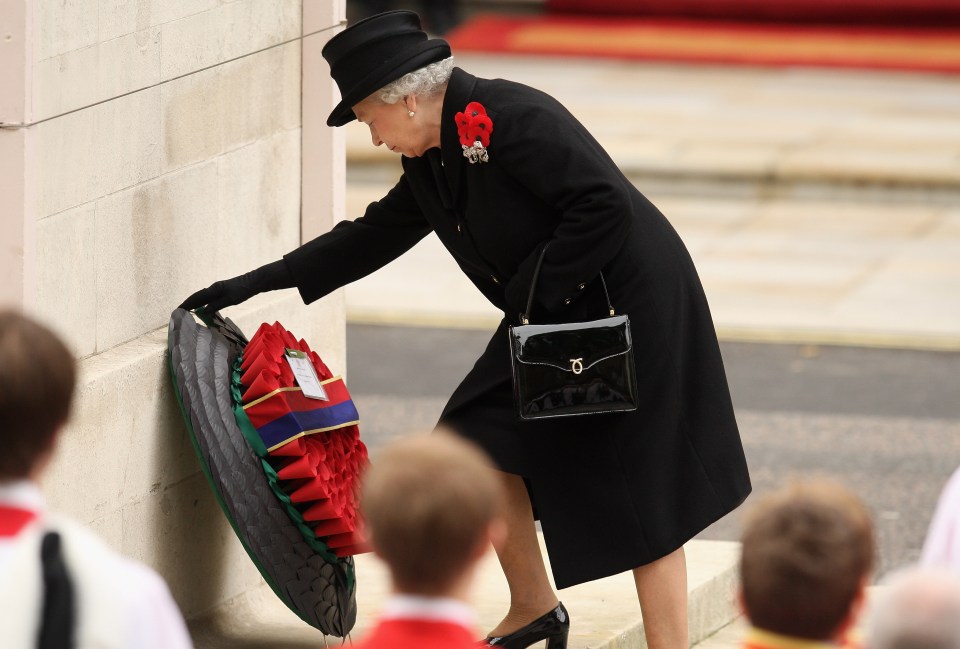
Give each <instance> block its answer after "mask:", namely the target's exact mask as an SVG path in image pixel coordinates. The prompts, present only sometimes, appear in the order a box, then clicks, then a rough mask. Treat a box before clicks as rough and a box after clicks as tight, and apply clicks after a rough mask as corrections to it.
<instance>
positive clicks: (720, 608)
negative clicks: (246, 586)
mask: <svg viewBox="0 0 960 649" xmlns="http://www.w3.org/2000/svg"><path fill="white" fill-rule="evenodd" d="M686 553H687V568H688V589H689V617H690V642H691V644H697V643H699V642H701V641H702V640H704V639H705V638H709V637H711V636H712V635H713V634H714V633H716V632H717V630H719V629H723V628H725V627H727V625H729V623H730V622H731V620H733V619H734V618H735V617H736V615H737V608H736V602H735V593H736V585H737V559H738V556H739V544H738V543H734V542H729V541H691V542H689V543H688V544H687V546H686ZM357 583H358V585H359V586H358V594H357V605H358V608H359V616H358V621H357V625H356V627H355V628H354V630H353V632H352V633H351V634H350V636H351V638H352V639H354V640H355V639H358V638H360V637H362V636H363V634H364V633H365V632H366V630H367V629H369V627H370V625H371V624H372V622H373V621H374V620H375V618H376V615H377V612H378V611H379V610H380V607H381V606H382V605H383V602H384V600H385V598H386V597H387V595H388V593H389V583H388V580H387V574H386V570H385V566H384V565H383V564H382V563H381V562H380V561H379V560H378V559H377V558H376V557H374V556H372V555H362V556H360V557H357ZM560 598H561V599H562V600H563V602H564V604H565V605H566V607H567V609H568V610H569V611H570V617H571V620H572V627H571V635H570V640H569V644H568V647H569V648H570V649H587V648H590V649H644V648H645V647H646V641H645V640H644V637H643V619H642V617H641V615H640V607H639V605H638V604H637V598H636V591H635V589H634V585H633V577H632V575H631V574H630V573H625V574H622V575H617V576H615V577H610V578H607V579H602V580H599V581H595V582H591V583H588V584H581V585H579V586H574V587H572V588H568V589H565V590H562V591H560ZM473 601H474V603H475V609H476V611H477V617H478V628H477V635H478V637H480V635H482V634H483V633H484V632H485V631H486V630H488V629H491V628H493V626H494V625H496V624H497V623H498V622H499V620H500V618H501V617H502V616H503V614H504V612H505V611H506V609H507V604H508V593H507V586H506V582H505V580H504V578H503V574H502V573H501V571H500V567H499V564H498V563H497V560H496V557H495V556H494V555H493V553H492V552H491V553H490V554H489V555H488V556H487V557H486V559H485V560H484V562H483V564H482V567H481V569H480V571H479V572H478V575H477V580H476V583H475V587H474V593H473ZM190 631H191V634H192V635H193V639H194V643H195V645H196V647H197V649H227V648H230V649H233V648H235V647H238V646H242V647H243V648H244V649H261V648H262V649H307V648H308V647H309V648H310V649H317V648H318V647H322V646H324V638H323V636H322V634H320V632H319V631H317V630H315V629H313V628H311V627H308V626H307V625H306V624H304V623H303V622H302V621H301V620H300V619H299V618H297V617H296V615H294V614H293V613H292V612H290V611H289V610H288V609H287V608H286V607H285V606H284V605H283V604H282V603H281V602H280V600H279V599H278V598H277V597H275V596H274V595H273V593H272V592H270V590H269V588H268V587H267V586H266V585H264V586H262V587H261V588H259V589H255V590H254V591H252V592H250V593H248V594H246V595H243V596H241V597H239V598H237V599H235V600H233V601H231V602H230V603H228V604H227V605H225V606H222V607H220V608H219V609H218V610H217V611H215V612H214V613H213V614H212V615H210V616H207V617H205V618H202V619H199V620H195V621H194V622H192V623H191V624H190ZM326 642H327V644H328V645H332V646H336V645H339V644H340V639H338V638H328V639H326Z"/></svg>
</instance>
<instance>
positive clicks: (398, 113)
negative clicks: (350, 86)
mask: <svg viewBox="0 0 960 649" xmlns="http://www.w3.org/2000/svg"><path fill="white" fill-rule="evenodd" d="M408 103H410V99H409V98H408V99H407V101H405V102H404V101H398V102H397V103H395V104H385V103H383V102H382V101H380V100H378V99H373V98H367V99H364V100H363V101H361V102H360V103H359V104H357V105H356V106H354V107H353V114H354V115H356V116H357V120H359V121H360V122H362V123H363V124H366V125H367V128H369V129H370V138H371V139H372V141H373V146H380V145H381V144H382V145H384V146H385V147H387V148H388V149H390V150H391V151H393V152H394V153H401V154H403V155H405V156H407V157H408V158H416V157H419V156H421V155H423V153H424V152H425V151H426V150H427V149H429V148H431V147H433V146H436V144H435V143H433V141H432V140H433V139H435V138H431V133H430V132H429V129H426V128H424V120H423V119H422V118H421V119H418V117H417V115H416V114H414V116H413V117H410V115H409V111H410V110H411V108H410V107H409V106H408V105H407V104H408Z"/></svg>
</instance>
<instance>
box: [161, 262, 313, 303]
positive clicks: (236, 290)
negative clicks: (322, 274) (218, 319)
mask: <svg viewBox="0 0 960 649" xmlns="http://www.w3.org/2000/svg"><path fill="white" fill-rule="evenodd" d="M293 285H294V281H293V276H292V275H291V274H290V270H289V269H288V268H287V262H285V261H284V260H283V259H280V260H278V261H275V262H273V263H270V264H267V265H266V266H261V267H260V268H256V269H254V270H251V271H250V272H249V273H244V274H243V275H239V276H237V277H234V278H232V279H223V280H220V281H217V282H214V283H213V284H211V285H210V286H208V287H207V288H204V289H200V290H199V291H197V292H196V293H194V294H193V295H191V296H190V297H188V298H187V299H186V300H184V301H183V303H182V304H181V305H180V308H181V309H187V310H193V309H198V308H200V307H204V308H205V310H206V311H207V312H209V313H213V312H214V311H219V310H220V309H223V308H226V307H228V306H233V305H235V304H240V303H241V302H246V301H247V300H249V299H250V298H252V297H253V296H254V295H257V294H259V293H265V292H266V291H275V290H277V289H281V288H290V287H292V286H293Z"/></svg>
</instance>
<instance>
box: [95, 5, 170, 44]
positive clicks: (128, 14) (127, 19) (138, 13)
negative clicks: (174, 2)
mask: <svg viewBox="0 0 960 649" xmlns="http://www.w3.org/2000/svg"><path fill="white" fill-rule="evenodd" d="M166 4H171V3H166ZM150 26H151V22H150V0H100V6H99V21H98V27H99V34H98V36H99V38H98V40H99V41H100V42H101V43H104V42H106V41H109V40H113V39H114V38H119V37H121V36H126V35H127V34H132V33H133V32H138V31H141V30H144V29H146V28H148V27H150Z"/></svg>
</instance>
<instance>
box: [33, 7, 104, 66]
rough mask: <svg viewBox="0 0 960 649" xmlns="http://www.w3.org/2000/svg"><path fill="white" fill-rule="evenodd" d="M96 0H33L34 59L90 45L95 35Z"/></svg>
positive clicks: (95, 38)
mask: <svg viewBox="0 0 960 649" xmlns="http://www.w3.org/2000/svg"><path fill="white" fill-rule="evenodd" d="M98 4H99V0H71V1H70V2H38V3H36V6H37V12H36V14H35V15H36V18H35V20H36V24H35V26H34V29H35V30H36V33H37V34H38V40H39V42H38V45H37V48H36V57H37V58H36V60H35V62H37V63H39V62H40V61H43V60H44V59H48V58H50V57H52V56H59V55H60V54H63V53H65V52H72V51H73V50H78V49H80V48H82V47H87V46H89V45H93V44H94V43H96V42H97V38H98V28H97V23H98Z"/></svg>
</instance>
